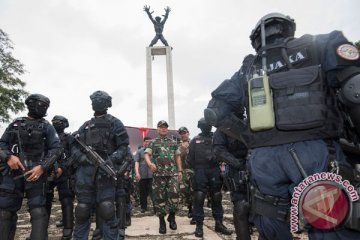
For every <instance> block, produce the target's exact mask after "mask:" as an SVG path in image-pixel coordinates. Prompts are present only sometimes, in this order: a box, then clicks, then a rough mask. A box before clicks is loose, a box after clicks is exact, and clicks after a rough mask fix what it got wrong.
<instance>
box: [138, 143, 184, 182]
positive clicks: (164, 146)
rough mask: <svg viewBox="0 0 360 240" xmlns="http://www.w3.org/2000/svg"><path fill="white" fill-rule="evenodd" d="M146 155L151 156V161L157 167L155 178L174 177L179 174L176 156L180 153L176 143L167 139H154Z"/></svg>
mask: <svg viewBox="0 0 360 240" xmlns="http://www.w3.org/2000/svg"><path fill="white" fill-rule="evenodd" d="M145 153H148V154H150V155H151V161H152V162H153V163H154V164H155V165H156V168H157V171H156V172H154V174H153V176H154V177H163V176H173V175H174V174H175V173H177V167H176V162H175V155H179V154H180V151H179V149H178V146H177V144H176V142H175V141H173V140H172V139H170V138H168V137H165V138H161V137H157V138H155V139H153V140H152V141H151V142H150V143H149V145H148V146H147V148H146V149H145Z"/></svg>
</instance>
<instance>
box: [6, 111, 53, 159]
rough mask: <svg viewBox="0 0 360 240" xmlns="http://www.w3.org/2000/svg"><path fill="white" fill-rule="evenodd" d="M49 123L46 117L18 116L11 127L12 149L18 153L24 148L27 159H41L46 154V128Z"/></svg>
mask: <svg viewBox="0 0 360 240" xmlns="http://www.w3.org/2000/svg"><path fill="white" fill-rule="evenodd" d="M48 124H49V123H48V122H47V121H46V120H45V119H29V118H26V117H21V118H17V119H16V120H15V121H14V122H13V123H12V124H11V127H10V128H11V130H10V133H11V137H10V146H12V151H13V152H14V153H15V154H18V153H19V151H21V150H22V151H23V153H24V155H25V156H26V157H27V160H30V161H32V162H39V161H41V160H42V158H43V157H44V156H45V155H46V149H45V147H46V129H47V125H48ZM19 145H20V147H19Z"/></svg>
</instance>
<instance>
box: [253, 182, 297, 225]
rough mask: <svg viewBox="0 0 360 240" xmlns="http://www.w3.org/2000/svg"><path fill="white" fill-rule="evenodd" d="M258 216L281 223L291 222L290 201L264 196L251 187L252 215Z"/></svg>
mask: <svg viewBox="0 0 360 240" xmlns="http://www.w3.org/2000/svg"><path fill="white" fill-rule="evenodd" d="M253 214H258V215H262V216H266V217H270V218H274V219H276V220H279V221H281V222H289V220H290V199H286V198H280V197H276V196H272V195H266V194H262V193H261V192H260V191H259V190H258V189H257V188H256V187H254V186H251V215H253Z"/></svg>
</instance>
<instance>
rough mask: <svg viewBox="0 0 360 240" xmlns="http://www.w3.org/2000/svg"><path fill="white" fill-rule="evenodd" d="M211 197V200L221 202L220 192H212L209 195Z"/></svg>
mask: <svg viewBox="0 0 360 240" xmlns="http://www.w3.org/2000/svg"><path fill="white" fill-rule="evenodd" d="M211 198H212V201H213V202H220V203H221V200H222V195H221V192H214V193H213V194H212V195H211Z"/></svg>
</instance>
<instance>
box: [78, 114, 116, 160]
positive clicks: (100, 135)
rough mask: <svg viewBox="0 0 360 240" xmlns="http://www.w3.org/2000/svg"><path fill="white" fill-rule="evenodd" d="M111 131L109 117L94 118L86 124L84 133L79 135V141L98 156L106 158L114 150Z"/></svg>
mask: <svg viewBox="0 0 360 240" xmlns="http://www.w3.org/2000/svg"><path fill="white" fill-rule="evenodd" d="M111 130H112V124H111V116H110V115H108V114H106V115H105V116H101V117H94V118H92V119H91V120H90V121H88V122H87V123H86V126H85V128H84V132H82V133H80V139H81V140H82V141H83V142H84V143H85V144H86V145H88V146H91V147H92V148H93V149H94V150H95V151H96V152H97V153H98V154H99V155H100V156H102V157H103V158H107V157H108V156H109V155H111V154H112V153H113V152H114V151H115V150H116V146H115V141H114V134H113V133H112V131H111Z"/></svg>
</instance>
